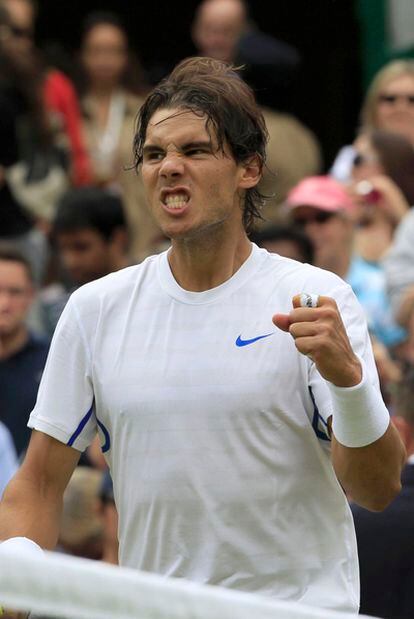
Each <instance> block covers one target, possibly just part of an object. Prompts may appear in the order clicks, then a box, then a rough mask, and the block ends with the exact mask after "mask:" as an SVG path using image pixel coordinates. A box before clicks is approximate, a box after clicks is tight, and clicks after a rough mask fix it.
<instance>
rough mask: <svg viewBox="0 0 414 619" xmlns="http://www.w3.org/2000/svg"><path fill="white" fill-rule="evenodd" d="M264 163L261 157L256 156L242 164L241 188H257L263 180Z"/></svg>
mask: <svg viewBox="0 0 414 619" xmlns="http://www.w3.org/2000/svg"><path fill="white" fill-rule="evenodd" d="M262 170H263V161H262V158H261V157H260V155H258V154H256V155H253V156H252V157H250V158H249V159H247V160H246V161H245V162H244V163H242V164H241V178H240V182H239V187H240V188H241V189H250V188H251V187H255V186H256V185H257V184H258V182H259V181H260V179H261V178H262Z"/></svg>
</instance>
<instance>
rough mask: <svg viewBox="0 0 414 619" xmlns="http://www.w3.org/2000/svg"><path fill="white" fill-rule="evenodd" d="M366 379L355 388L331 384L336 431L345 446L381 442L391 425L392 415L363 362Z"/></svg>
mask: <svg viewBox="0 0 414 619" xmlns="http://www.w3.org/2000/svg"><path fill="white" fill-rule="evenodd" d="M360 361H361V365H362V380H361V382H360V383H359V384H358V385H355V386H354V387H337V386H336V385H333V384H332V383H328V385H329V390H330V392H331V396H332V404H333V416H332V430H333V433H334V436H335V438H336V440H337V441H338V442H339V443H341V445H345V447H365V446H366V445H370V444H371V443H374V442H375V441H377V440H378V439H379V438H381V436H383V434H385V432H386V431H387V428H388V426H389V423H390V415H389V412H388V410H387V407H386V406H385V404H384V401H383V399H382V397H381V393H380V391H379V390H378V389H376V388H375V387H374V386H373V385H372V384H371V382H370V381H369V377H368V376H367V371H366V368H365V365H364V363H363V361H362V360H361V359H360Z"/></svg>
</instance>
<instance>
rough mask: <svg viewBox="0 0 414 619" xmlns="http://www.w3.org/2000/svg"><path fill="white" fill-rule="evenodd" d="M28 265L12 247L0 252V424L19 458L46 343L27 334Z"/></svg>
mask: <svg viewBox="0 0 414 619" xmlns="http://www.w3.org/2000/svg"><path fill="white" fill-rule="evenodd" d="M33 298H34V287H33V276H32V272H31V268H30V265H29V262H28V261H27V260H26V259H25V258H24V257H23V255H22V254H20V253H19V252H18V251H17V250H15V249H14V248H12V247H7V246H2V247H1V248H0V420H1V421H3V423H4V424H5V425H6V426H7V427H8V429H9V430H10V432H11V435H12V437H13V441H14V444H15V447H16V451H17V453H18V454H19V456H21V455H22V453H23V452H24V451H25V449H26V447H27V444H28V441H29V438H30V430H29V429H28V428H27V421H28V418H29V414H30V412H31V411H32V409H33V407H34V405H35V401H36V395H37V390H38V386H39V382H40V378H41V375H42V372H43V367H44V365H45V362H46V356H47V352H48V348H49V345H48V343H47V342H46V341H45V340H43V339H41V338H39V337H38V336H36V335H35V334H34V333H32V332H30V331H29V329H28V328H27V326H26V324H25V320H26V318H27V315H28V313H29V310H30V307H31V305H32V303H33Z"/></svg>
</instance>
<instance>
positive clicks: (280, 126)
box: [259, 108, 322, 227]
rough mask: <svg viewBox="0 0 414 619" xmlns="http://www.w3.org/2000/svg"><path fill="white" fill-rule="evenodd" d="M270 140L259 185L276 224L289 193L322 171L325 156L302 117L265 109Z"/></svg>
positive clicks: (266, 214)
mask: <svg viewBox="0 0 414 619" xmlns="http://www.w3.org/2000/svg"><path fill="white" fill-rule="evenodd" d="M262 111H263V114H264V117H265V121H266V126H267V130H268V132H269V143H268V147H267V165H266V167H265V170H264V176H263V179H262V181H261V182H260V185H259V188H260V190H261V192H262V193H263V194H264V195H266V196H272V197H271V198H270V199H269V200H267V203H266V206H265V207H264V209H263V216H264V217H265V218H266V220H267V222H266V221H265V222H261V225H260V227H263V226H264V225H266V223H267V224H268V223H274V222H276V221H277V220H278V219H279V218H280V215H279V208H278V206H279V205H280V204H281V203H282V202H283V201H284V200H285V198H286V195H287V193H288V191H289V190H290V189H292V187H294V186H295V185H296V184H297V183H298V182H299V181H300V180H301V179H302V178H304V177H305V176H313V175H315V174H317V173H319V172H320V170H321V167H322V158H321V151H320V147H319V144H318V142H317V140H316V137H315V136H314V135H313V133H312V132H311V131H310V130H309V129H308V128H307V127H305V126H304V125H303V124H302V123H301V122H300V121H299V120H297V119H296V118H294V117H293V116H290V115H289V114H283V113H280V112H276V111H274V110H270V109H268V108H263V109H262Z"/></svg>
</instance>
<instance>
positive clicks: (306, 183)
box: [286, 176, 355, 212]
mask: <svg viewBox="0 0 414 619" xmlns="http://www.w3.org/2000/svg"><path fill="white" fill-rule="evenodd" d="M286 204H287V206H288V207H290V208H295V207H297V206H313V207H314V208H318V209H320V210H321V211H331V212H334V211H343V210H346V211H347V210H350V209H353V208H354V207H355V204H354V202H353V201H352V199H351V198H350V196H349V194H348V193H347V191H346V190H345V188H344V187H343V186H342V185H341V183H339V182H338V181H336V180H335V179H334V178H332V177H331V176H308V177H307V178H304V179H303V180H302V181H300V183H298V184H297V185H296V186H295V187H294V188H293V189H292V190H291V191H290V192H289V194H288V196H287V199H286Z"/></svg>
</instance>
